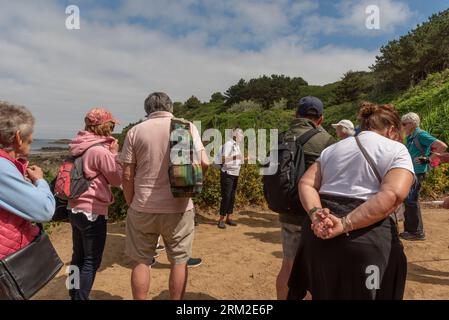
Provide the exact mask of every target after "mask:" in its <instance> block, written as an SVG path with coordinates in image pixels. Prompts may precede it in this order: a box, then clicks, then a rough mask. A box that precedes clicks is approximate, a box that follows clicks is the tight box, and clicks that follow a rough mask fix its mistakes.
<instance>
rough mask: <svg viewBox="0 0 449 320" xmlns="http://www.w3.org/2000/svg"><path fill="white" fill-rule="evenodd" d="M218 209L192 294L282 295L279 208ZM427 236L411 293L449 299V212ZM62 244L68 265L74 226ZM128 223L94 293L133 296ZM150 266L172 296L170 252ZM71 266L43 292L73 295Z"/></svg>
mask: <svg viewBox="0 0 449 320" xmlns="http://www.w3.org/2000/svg"><path fill="white" fill-rule="evenodd" d="M215 218H216V217H215V216H213V215H207V214H201V215H200V216H199V222H200V225H199V226H198V227H196V234H195V242H194V256H195V257H201V258H203V260H204V261H203V264H202V265H201V266H199V267H197V268H193V269H190V270H189V280H188V286H187V293H186V299H189V300H190V299H199V300H207V299H237V300H245V299H256V300H259V299H275V298H276V292H275V279H276V275H277V272H278V270H279V268H280V265H281V259H282V248H281V243H280V232H279V223H278V220H277V215H276V214H273V213H271V212H267V211H263V210H256V209H249V210H244V211H240V212H239V214H238V215H236V220H237V221H238V223H239V226H238V227H235V228H231V227H228V228H227V229H226V230H219V229H218V228H217V227H216V224H215ZM424 221H425V227H426V230H427V238H428V240H427V241H425V242H404V245H405V248H406V254H407V257H408V262H409V263H408V281H407V287H406V294H405V298H406V299H449V249H448V245H449V211H444V210H439V209H426V210H425V211H424ZM51 238H52V240H53V243H54V245H55V248H56V250H57V251H58V253H59V254H60V256H61V258H62V260H63V261H64V262H65V263H66V265H67V264H68V263H69V261H70V256H71V245H72V244H71V231H70V226H69V225H67V224H61V225H59V226H56V227H55V228H54V229H52V230H51ZM124 241H125V234H124V223H123V222H121V223H115V224H110V225H109V230H108V239H107V245H106V249H105V255H104V258H103V263H102V265H101V268H100V270H99V273H98V275H97V279H96V282H95V285H94V288H93V291H92V294H91V298H92V299H94V300H98V299H114V300H121V299H131V298H132V295H131V289H130V283H129V281H130V275H131V269H130V265H131V264H130V261H129V260H128V259H127V258H126V256H125V255H124V254H123V250H124ZM157 260H158V263H157V264H156V265H155V266H154V267H153V269H152V272H151V289H150V293H149V297H148V298H149V299H168V297H169V296H168V290H167V288H168V276H169V264H168V261H167V258H166V256H165V253H162V254H161V255H160V257H159V258H158V259H157ZM65 281H66V275H65V268H63V270H61V272H60V273H59V274H58V276H57V277H56V278H55V279H54V280H53V281H52V282H50V283H49V284H48V286H47V287H45V288H44V289H43V290H42V291H41V292H39V293H38V295H37V296H36V297H35V298H36V299H50V300H55V299H56V300H59V299H67V298H68V294H67V291H66V289H65Z"/></svg>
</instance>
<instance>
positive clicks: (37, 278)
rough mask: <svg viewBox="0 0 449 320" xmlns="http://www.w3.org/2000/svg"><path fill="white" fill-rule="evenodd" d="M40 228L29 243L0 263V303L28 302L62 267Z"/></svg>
mask: <svg viewBox="0 0 449 320" xmlns="http://www.w3.org/2000/svg"><path fill="white" fill-rule="evenodd" d="M39 227H40V229H41V230H40V233H39V235H38V236H37V237H36V239H34V241H33V242H32V243H30V244H29V245H28V246H26V247H25V248H22V249H20V250H19V251H17V252H15V253H13V254H11V255H9V256H7V257H6V258H4V259H3V260H0V300H29V299H30V298H32V297H33V296H34V295H35V294H36V293H37V292H38V291H39V290H41V289H42V288H43V287H44V286H45V285H46V284H47V283H49V282H50V281H51V280H52V279H53V278H54V277H55V276H56V274H57V273H58V272H59V270H61V268H62V267H63V265H64V264H63V263H62V261H61V259H60V258H59V256H58V254H57V253H56V250H55V248H54V247H53V245H52V243H51V241H50V238H49V237H48V235H47V233H45V231H44V230H43V227H42V225H41V224H39Z"/></svg>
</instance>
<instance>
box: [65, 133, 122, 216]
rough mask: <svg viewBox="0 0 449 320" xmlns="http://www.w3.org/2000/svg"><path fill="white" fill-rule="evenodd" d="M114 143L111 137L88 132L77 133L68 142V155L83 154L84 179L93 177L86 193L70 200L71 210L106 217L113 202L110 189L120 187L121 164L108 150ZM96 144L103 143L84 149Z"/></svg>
mask: <svg viewBox="0 0 449 320" xmlns="http://www.w3.org/2000/svg"><path fill="white" fill-rule="evenodd" d="M113 141H114V138H112V137H102V136H97V135H95V134H93V133H91V132H88V131H80V132H79V133H78V135H77V136H76V138H75V139H73V140H72V142H71V143H70V145H69V151H70V155H72V156H78V155H80V154H82V153H83V152H85V153H84V155H83V168H84V174H85V175H86V177H88V178H93V177H96V178H95V179H93V180H92V182H91V185H90V187H89V189H88V190H87V191H86V192H85V193H83V194H82V195H81V196H80V197H79V198H77V199H75V200H70V201H69V207H70V208H71V209H77V210H82V211H84V212H89V213H94V214H98V215H107V214H108V206H109V205H110V204H112V203H113V202H114V197H113V195H112V192H111V188H110V186H114V187H118V186H120V185H121V184H122V165H121V164H120V163H119V162H118V156H117V154H113V153H112V152H111V151H110V150H109V147H110V145H111V143H112V142H113ZM98 143H102V144H103V146H95V147H92V148H90V149H89V150H87V149H88V148H89V147H90V146H92V145H94V144H98ZM86 150H87V151H86Z"/></svg>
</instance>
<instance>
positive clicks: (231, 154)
mask: <svg viewBox="0 0 449 320" xmlns="http://www.w3.org/2000/svg"><path fill="white" fill-rule="evenodd" d="M232 136H233V137H232V139H230V140H229V141H227V142H226V143H225V144H224V145H223V146H222V147H221V150H220V153H219V155H218V158H219V163H221V164H222V166H221V173H220V185H221V204H220V220H219V221H218V228H220V229H225V228H226V224H228V225H230V226H233V227H235V226H237V223H236V222H235V221H234V220H232V218H231V216H232V213H233V211H234V203H235V192H236V190H237V183H238V179H239V175H240V167H241V165H242V163H243V160H244V159H243V155H242V152H241V150H240V146H239V144H240V143H241V142H242V141H243V139H244V135H243V131H242V130H241V129H234V131H233V134H232ZM225 218H226V223H225Z"/></svg>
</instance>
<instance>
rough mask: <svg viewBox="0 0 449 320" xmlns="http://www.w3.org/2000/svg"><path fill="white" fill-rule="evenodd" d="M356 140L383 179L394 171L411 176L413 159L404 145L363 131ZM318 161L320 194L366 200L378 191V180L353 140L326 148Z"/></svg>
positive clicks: (348, 139)
mask: <svg viewBox="0 0 449 320" xmlns="http://www.w3.org/2000/svg"><path fill="white" fill-rule="evenodd" d="M358 137H359V139H360V142H361V144H362V145H363V146H364V147H365V149H366V151H367V153H368V154H369V155H370V156H371V158H372V159H373V161H374V163H375V164H376V166H377V170H378V171H379V173H380V174H381V176H382V177H383V176H385V175H386V174H387V173H388V172H389V171H390V170H391V169H394V168H403V169H406V170H408V171H410V172H412V173H414V170H413V162H412V158H411V157H410V154H409V152H408V150H407V148H406V147H405V146H404V145H403V144H401V143H399V142H397V141H393V140H391V139H388V138H385V137H384V136H382V135H380V134H377V133H375V132H372V131H363V132H362V133H360V134H359V136H358ZM317 161H318V162H320V165H321V188H320V194H327V195H335V196H344V197H349V198H355V199H362V200H368V199H369V198H371V197H372V196H373V195H375V194H376V193H378V192H379V190H380V183H379V180H378V179H377V178H376V175H375V173H374V171H373V169H371V167H370V165H369V164H368V161H367V160H366V159H365V157H364V156H363V154H362V152H361V151H360V148H359V147H358V145H357V142H356V140H355V139H354V138H347V139H344V140H342V141H340V142H338V143H336V144H334V145H332V146H330V147H328V148H327V149H325V150H324V151H323V152H322V154H321V157H320V158H319V159H318V160H317Z"/></svg>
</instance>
